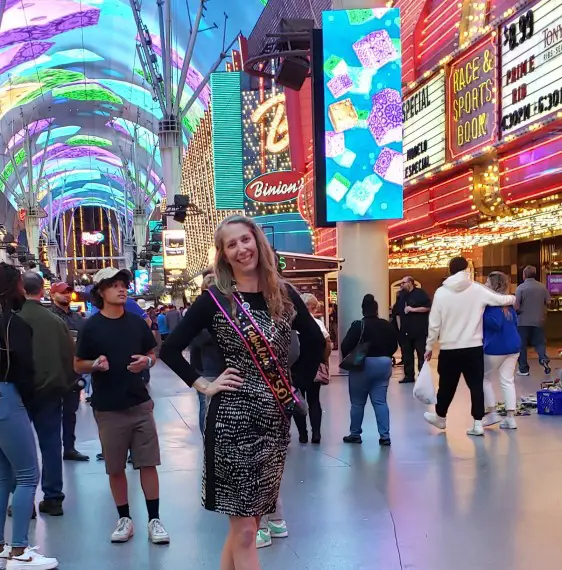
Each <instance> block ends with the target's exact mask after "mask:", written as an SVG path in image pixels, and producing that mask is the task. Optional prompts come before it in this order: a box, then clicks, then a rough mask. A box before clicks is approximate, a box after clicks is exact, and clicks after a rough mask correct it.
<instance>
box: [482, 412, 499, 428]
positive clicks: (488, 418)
mask: <svg viewBox="0 0 562 570" xmlns="http://www.w3.org/2000/svg"><path fill="white" fill-rule="evenodd" d="M501 421H502V419H501V416H500V415H499V414H498V412H490V413H488V414H486V415H485V416H484V419H483V420H482V425H483V426H484V427H490V426H495V425H496V424H499V423H500V422H501Z"/></svg>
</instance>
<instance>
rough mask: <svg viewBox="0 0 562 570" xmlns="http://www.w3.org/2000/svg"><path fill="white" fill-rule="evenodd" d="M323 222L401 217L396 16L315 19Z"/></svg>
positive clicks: (355, 13)
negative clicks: (319, 42)
mask: <svg viewBox="0 0 562 570" xmlns="http://www.w3.org/2000/svg"><path fill="white" fill-rule="evenodd" d="M322 30H323V85H324V109H323V111H324V122H325V123H324V127H325V166H326V189H325V194H324V199H325V200H326V218H327V221H328V222H353V221H362V220H380V219H393V218H401V217H402V211H403V208H402V202H403V182H404V160H403V149H402V127H403V119H402V88H401V84H402V49H401V43H400V11H399V10H397V9H394V8H393V9H387V8H376V9H365V10H341V11H331V12H324V13H323V25H322Z"/></svg>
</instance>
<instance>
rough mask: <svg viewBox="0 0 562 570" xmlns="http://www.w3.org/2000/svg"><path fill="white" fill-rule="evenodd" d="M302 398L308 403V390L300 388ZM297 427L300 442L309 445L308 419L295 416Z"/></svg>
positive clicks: (298, 415)
mask: <svg viewBox="0 0 562 570" xmlns="http://www.w3.org/2000/svg"><path fill="white" fill-rule="evenodd" d="M299 389H300V392H301V395H302V397H303V398H304V399H305V400H306V401H307V402H308V389H306V388H304V387H303V386H299ZM293 418H294V420H295V425H296V426H297V430H298V431H299V441H300V442H301V443H308V426H307V424H306V417H305V416H301V415H300V414H294V415H293Z"/></svg>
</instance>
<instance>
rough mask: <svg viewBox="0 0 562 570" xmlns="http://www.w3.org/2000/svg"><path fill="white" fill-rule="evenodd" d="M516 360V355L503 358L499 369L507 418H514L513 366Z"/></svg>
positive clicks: (515, 407)
mask: <svg viewBox="0 0 562 570" xmlns="http://www.w3.org/2000/svg"><path fill="white" fill-rule="evenodd" d="M517 358H518V355H517V354H510V355H508V356H506V357H504V361H503V362H502V363H501V365H500V368H499V376H500V384H501V388H502V392H503V397H504V399H505V409H506V410H507V415H508V417H514V416H515V410H516V409H517V395H516V393H515V366H516V364H517Z"/></svg>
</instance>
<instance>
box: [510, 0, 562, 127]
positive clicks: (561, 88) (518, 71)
mask: <svg viewBox="0 0 562 570" xmlns="http://www.w3.org/2000/svg"><path fill="white" fill-rule="evenodd" d="M501 54H502V70H501V72H502V73H501V74H502V118H501V130H502V134H504V135H508V134H510V133H511V132H514V131H516V130H517V129H520V128H522V127H525V126H528V125H530V124H532V123H534V122H535V121H537V120H540V119H543V118H545V117H547V116H548V115H550V114H552V113H555V112H557V111H562V2H561V1H560V0H542V1H541V2H539V3H538V4H535V5H534V6H533V7H532V8H531V9H528V10H526V11H524V12H520V13H519V14H517V15H516V16H515V17H513V18H512V19H511V20H509V21H508V22H506V24H505V25H504V26H502V28H501Z"/></svg>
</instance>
